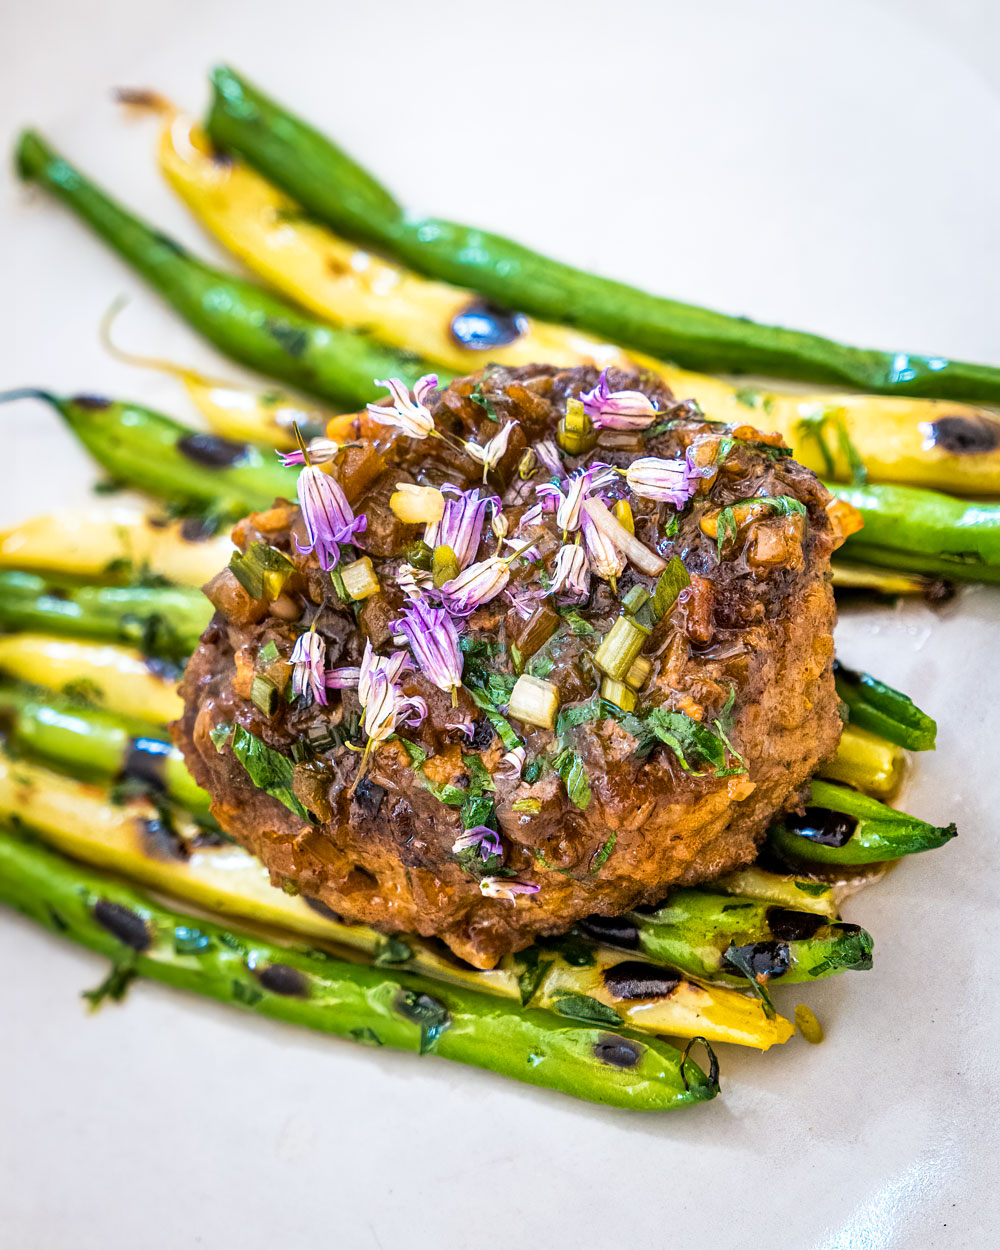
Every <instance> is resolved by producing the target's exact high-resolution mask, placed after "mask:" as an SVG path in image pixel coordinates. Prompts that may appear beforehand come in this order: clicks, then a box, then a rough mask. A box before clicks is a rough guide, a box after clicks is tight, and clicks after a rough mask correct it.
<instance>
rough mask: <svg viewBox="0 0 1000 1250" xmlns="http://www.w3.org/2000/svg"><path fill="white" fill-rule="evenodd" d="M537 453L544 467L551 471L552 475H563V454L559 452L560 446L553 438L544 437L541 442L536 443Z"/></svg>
mask: <svg viewBox="0 0 1000 1250" xmlns="http://www.w3.org/2000/svg"><path fill="white" fill-rule="evenodd" d="M535 455H536V456H537V457H538V461H539V463H540V464H541V465H542V466H543V468H545V469H547V470H548V471H549V474H550V476H552V477H562V475H563V462H562V456H561V455H560V454H559V447H558V446H557V444H556V443H555V442H554V441H553V440H552V439H551V438H543V439H542V441H541V442H540V443H535Z"/></svg>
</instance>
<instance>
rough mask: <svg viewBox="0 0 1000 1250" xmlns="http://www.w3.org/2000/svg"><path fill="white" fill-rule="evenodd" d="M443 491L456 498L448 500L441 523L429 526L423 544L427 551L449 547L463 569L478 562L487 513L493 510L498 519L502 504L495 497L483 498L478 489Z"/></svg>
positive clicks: (449, 487) (433, 522)
mask: <svg viewBox="0 0 1000 1250" xmlns="http://www.w3.org/2000/svg"><path fill="white" fill-rule="evenodd" d="M441 489H442V490H443V491H444V492H446V494H447V495H454V496H455V498H447V497H446V498H445V504H444V513H443V515H442V517H441V520H440V521H431V522H430V523H429V524H428V525H427V527H426V529H425V530H424V542H425V543H426V544H427V545H428V547H442V546H444V547H450V548H451V549H452V551H453V552H454V553H455V559H456V560H457V561H458V567H459V568H460V569H464V568H467V567H468V565H469V563H470V562H471V561H472V560H474V559H475V558H476V552H477V551H478V550H479V540H480V538H481V537H482V532H483V522H484V521H485V519H486V512H487V509H489V508H492V509H493V512H494V515H495V514H496V513H497V511H498V510H499V508H500V500H499V499H498V498H497V496H496V495H484V496H483V497H482V498H480V495H479V491H478V489H477V490H465V491H463V490H459V489H458V487H457V486H443V487H442V488H441Z"/></svg>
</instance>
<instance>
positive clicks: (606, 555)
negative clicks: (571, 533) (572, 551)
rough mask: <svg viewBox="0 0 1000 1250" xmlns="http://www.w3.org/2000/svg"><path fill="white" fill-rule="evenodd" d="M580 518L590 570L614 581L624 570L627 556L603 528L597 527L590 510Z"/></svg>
mask: <svg viewBox="0 0 1000 1250" xmlns="http://www.w3.org/2000/svg"><path fill="white" fill-rule="evenodd" d="M580 519H581V529H582V532H583V542H584V545H585V547H586V549H587V560H588V562H589V564H590V571H591V572H592V573H593V574H594V576H595V577H599V578H600V579H601V580H602V581H604V582H612V581H614V580H615V578H616V577H619V576H620V575H621V573H622V572H623V571H624V568H625V564H626V560H625V557H624V556H623V555H622V554H621V552H620V551H619V550H618V548H617V547H616V546H615V545H614V543H613V542H612V541H611V539H610V538H608V536H607V535H606V534H605V533H604V532H603V530H599V529H598V528H597V526H596V525H595V524H594V522H593V519H592V518H591V516H590V513H589V512H584V513H583V515H582V517H581V518H580Z"/></svg>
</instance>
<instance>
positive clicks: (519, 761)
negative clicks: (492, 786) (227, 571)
mask: <svg viewBox="0 0 1000 1250" xmlns="http://www.w3.org/2000/svg"><path fill="white" fill-rule="evenodd" d="M526 756H527V752H526V751H525V749H524V747H514V749H513V750H512V751H508V752H507V754H506V755H505V756H504V757H503V759H502V760H501V761H500V763H499V764H498V765H497V766H496V768H495V769H494V770H493V776H494V777H495V778H499V779H500V780H501V781H520V779H521V770H522V769H523V768H524V761H525V758H526Z"/></svg>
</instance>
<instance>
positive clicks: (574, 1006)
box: [552, 990, 625, 1025]
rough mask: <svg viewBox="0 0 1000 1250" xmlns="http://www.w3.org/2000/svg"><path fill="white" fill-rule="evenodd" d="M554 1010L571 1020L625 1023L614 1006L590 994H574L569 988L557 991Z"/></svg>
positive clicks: (613, 1023)
mask: <svg viewBox="0 0 1000 1250" xmlns="http://www.w3.org/2000/svg"><path fill="white" fill-rule="evenodd" d="M553 997H554V1001H553V1003H552V1007H553V1010H555V1011H556V1012H558V1013H559V1015H561V1016H568V1017H569V1018H570V1019H571V1020H582V1021H583V1023H584V1024H609V1025H617V1024H624V1023H625V1021H624V1020H623V1019H622V1018H621V1016H620V1015H619V1014H618V1012H617V1011H615V1009H614V1008H613V1007H608V1006H606V1004H604V1003H602V1002H598V1000H597V999H596V998H591V997H590V995H589V994H573V993H572V992H570V991H569V990H562V991H557V993H556V994H555V995H554V996H553Z"/></svg>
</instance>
